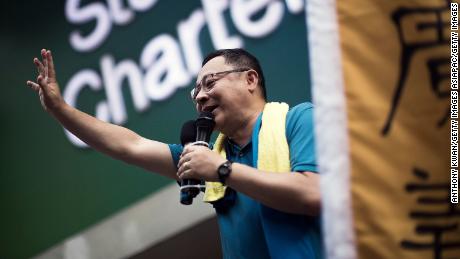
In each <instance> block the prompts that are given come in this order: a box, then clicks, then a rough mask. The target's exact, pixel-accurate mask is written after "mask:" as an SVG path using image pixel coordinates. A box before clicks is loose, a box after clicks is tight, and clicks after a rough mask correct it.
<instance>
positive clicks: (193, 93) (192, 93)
mask: <svg viewBox="0 0 460 259" xmlns="http://www.w3.org/2000/svg"><path fill="white" fill-rule="evenodd" d="M251 69H252V68H237V69H232V70H226V71H221V72H216V73H211V74H207V75H205V76H203V78H201V81H200V83H198V84H197V85H196V86H195V87H194V88H193V89H192V90H191V91H190V96H191V97H192V100H193V101H195V100H196V97H197V96H198V93H199V92H200V91H201V90H202V89H203V90H204V92H205V93H207V92H209V91H211V90H212V89H213V88H214V85H212V86H208V84H207V83H206V81H207V80H208V78H214V77H215V76H218V75H223V76H221V77H220V78H217V79H215V80H214V83H215V82H217V81H218V80H220V79H222V78H224V77H225V76H226V75H228V74H231V73H241V72H245V71H249V70H251ZM203 86H204V87H203ZM197 89H198V90H197Z"/></svg>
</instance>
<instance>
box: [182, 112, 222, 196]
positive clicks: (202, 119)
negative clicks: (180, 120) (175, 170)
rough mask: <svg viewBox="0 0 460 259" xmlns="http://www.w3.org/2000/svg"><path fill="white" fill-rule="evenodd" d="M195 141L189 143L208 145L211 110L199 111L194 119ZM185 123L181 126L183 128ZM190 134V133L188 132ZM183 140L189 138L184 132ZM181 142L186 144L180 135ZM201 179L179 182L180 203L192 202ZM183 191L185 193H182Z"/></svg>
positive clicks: (212, 120)
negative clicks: (198, 114)
mask: <svg viewBox="0 0 460 259" xmlns="http://www.w3.org/2000/svg"><path fill="white" fill-rule="evenodd" d="M194 123H195V130H196V131H195V134H196V137H195V142H194V143H191V145H199V146H205V147H209V140H210V138H211V134H212V131H213V130H214V126H215V124H216V123H215V122H214V115H213V114H212V113H211V112H201V113H200V116H199V117H198V119H196V120H195V122H194ZM186 124H188V125H187V127H191V126H190V125H191V123H190V122H187V123H186ZM185 127H186V125H185V124H184V126H183V127H182V129H183V130H184V128H185ZM186 132H191V130H190V129H187V130H186ZM188 135H189V136H192V134H188ZM184 140H187V141H188V140H190V138H187V139H185V133H184ZM181 142H182V145H184V144H186V141H182V135H181ZM200 185H201V181H200V180H195V179H184V180H182V182H181V203H182V204H184V205H190V204H192V202H193V198H195V197H196V196H197V195H198V193H200V190H201V186H200ZM183 193H185V194H183Z"/></svg>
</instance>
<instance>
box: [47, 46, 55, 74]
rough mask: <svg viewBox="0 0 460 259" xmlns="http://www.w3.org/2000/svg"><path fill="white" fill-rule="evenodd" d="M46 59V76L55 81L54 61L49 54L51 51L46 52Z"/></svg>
mask: <svg viewBox="0 0 460 259" xmlns="http://www.w3.org/2000/svg"><path fill="white" fill-rule="evenodd" d="M46 58H47V60H48V76H49V77H50V78H51V79H52V80H56V71H55V70H54V61H53V55H52V54H51V50H48V51H47V52H46Z"/></svg>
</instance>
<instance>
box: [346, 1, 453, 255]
mask: <svg viewBox="0 0 460 259" xmlns="http://www.w3.org/2000/svg"><path fill="white" fill-rule="evenodd" d="M450 5H451V2H450V1H445V0H438V1H435V0H412V1H407V0H406V1H403V0H391V1H388V0H339V1H337V11H338V20H339V33H340V40H341V42H340V46H341V51H342V62H343V63H342V64H343V71H344V80H345V95H346V99H347V100H346V106H347V117H348V126H349V128H348V134H349V142H350V154H351V192H352V208H353V211H352V213H353V218H354V227H355V235H356V246H357V254H358V256H359V258H366V259H367V258H414V259H416V258H417V259H419V258H459V255H460V208H459V206H458V204H453V203H451V202H450V169H451V167H450V166H451V165H450V127H451V126H450V123H451V119H450V95H451V90H450V61H451V60H450V12H451V10H450V9H451V6H450Z"/></svg>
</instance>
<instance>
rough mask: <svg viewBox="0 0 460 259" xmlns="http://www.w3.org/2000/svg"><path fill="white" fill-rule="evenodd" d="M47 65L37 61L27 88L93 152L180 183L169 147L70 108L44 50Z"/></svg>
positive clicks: (51, 61)
mask: <svg viewBox="0 0 460 259" xmlns="http://www.w3.org/2000/svg"><path fill="white" fill-rule="evenodd" d="M41 55H42V61H43V63H42V62H41V61H40V60H39V59H37V58H34V64H35V65H36V66H37V69H38V74H39V75H38V77H37V81H36V82H32V81H27V85H28V86H29V87H30V88H32V89H33V90H34V91H36V92H38V95H39V97H40V102H41V105H42V106H43V108H44V109H45V110H46V111H47V112H48V113H50V114H51V115H52V116H53V117H54V118H56V119H57V120H58V121H59V123H60V124H61V125H62V126H64V127H65V128H66V129H67V130H69V131H70V132H72V133H73V134H74V135H75V136H77V137H78V138H80V139H81V140H82V141H84V142H85V143H87V144H88V145H89V146H91V147H92V148H94V149H96V150H97V151H100V152H102V153H104V154H107V155H109V156H111V157H113V158H116V159H119V160H122V161H125V162H127V163H130V164H134V165H137V166H140V167H142V168H145V169H146V170H149V171H152V172H157V173H160V174H161V175H164V176H166V177H169V178H172V179H176V180H177V179H178V178H177V176H176V169H175V167H174V164H173V161H172V157H171V153H170V151H169V147H168V145H166V144H164V143H161V142H158V141H153V140H148V139H146V138H143V137H141V136H139V135H137V134H136V133H134V132H133V131H131V130H128V129H126V128H123V127H120V126H117V125H114V124H110V123H107V122H103V121H101V120H98V119H97V118H95V117H92V116H90V115H88V114H86V113H84V112H81V111H79V110H77V109H75V108H73V107H72V106H70V105H68V104H67V103H66V102H65V101H64V99H63V98H62V95H61V93H60V90H59V86H58V83H57V80H56V73H55V69H54V62H53V57H52V55H51V51H49V50H48V51H47V50H44V49H43V50H42V51H41Z"/></svg>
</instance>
